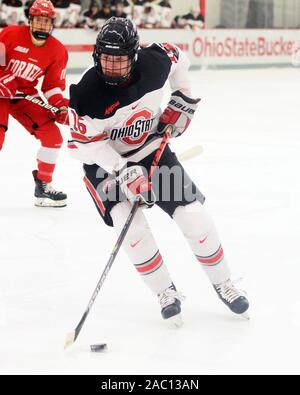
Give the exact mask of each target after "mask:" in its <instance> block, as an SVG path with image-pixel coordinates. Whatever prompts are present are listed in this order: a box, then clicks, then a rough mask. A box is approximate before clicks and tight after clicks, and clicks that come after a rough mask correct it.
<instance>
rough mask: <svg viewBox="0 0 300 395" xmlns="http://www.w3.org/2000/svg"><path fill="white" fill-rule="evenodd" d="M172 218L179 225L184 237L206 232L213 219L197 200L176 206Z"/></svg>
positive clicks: (211, 225) (210, 226)
mask: <svg viewBox="0 0 300 395" xmlns="http://www.w3.org/2000/svg"><path fill="white" fill-rule="evenodd" d="M173 219H174V220H175V222H176V223H177V225H178V226H179V227H180V229H181V230H182V232H183V233H184V235H185V236H186V237H190V238H193V237H194V236H195V235H197V236H198V235H199V230H200V231H201V234H202V233H207V232H209V231H210V229H211V228H212V227H213V220H212V218H211V216H210V214H209V213H208V212H207V210H206V208H205V207H204V206H203V205H202V204H201V203H200V202H199V201H195V202H193V203H190V204H188V205H186V206H179V207H177V208H176V210H175V212H174V215H173Z"/></svg>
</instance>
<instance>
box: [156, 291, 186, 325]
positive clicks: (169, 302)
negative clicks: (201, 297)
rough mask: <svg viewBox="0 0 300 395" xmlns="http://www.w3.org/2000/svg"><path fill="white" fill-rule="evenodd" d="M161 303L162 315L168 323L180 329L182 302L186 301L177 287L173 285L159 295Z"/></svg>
mask: <svg viewBox="0 0 300 395" xmlns="http://www.w3.org/2000/svg"><path fill="white" fill-rule="evenodd" d="M158 299H159V303H160V305H161V315H162V317H163V319H164V320H167V321H168V323H170V324H172V325H174V326H176V327H177V328H179V327H180V326H182V324H183V321H182V316H181V314H180V313H181V301H182V300H183V299H184V297H183V295H181V294H180V293H179V292H177V290H176V288H175V286H174V285H173V284H172V285H171V286H170V287H169V288H167V289H165V290H164V291H163V292H162V293H160V294H159V295H158Z"/></svg>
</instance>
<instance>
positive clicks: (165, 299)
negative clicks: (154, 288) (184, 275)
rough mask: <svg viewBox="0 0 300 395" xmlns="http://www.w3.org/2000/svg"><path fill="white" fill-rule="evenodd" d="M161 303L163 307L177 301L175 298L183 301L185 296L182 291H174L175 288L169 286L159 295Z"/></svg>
mask: <svg viewBox="0 0 300 395" xmlns="http://www.w3.org/2000/svg"><path fill="white" fill-rule="evenodd" d="M158 297H159V303H160V305H161V307H162V308H164V307H166V306H169V305H170V304H173V303H175V299H178V300H180V301H183V300H184V299H185V296H184V295H183V294H182V293H181V292H177V291H174V289H171V288H168V289H166V290H165V291H163V292H162V293H161V294H159V295H158Z"/></svg>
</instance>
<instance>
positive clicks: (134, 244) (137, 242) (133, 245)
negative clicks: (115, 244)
mask: <svg viewBox="0 0 300 395" xmlns="http://www.w3.org/2000/svg"><path fill="white" fill-rule="evenodd" d="M141 240H142V239H140V240H138V241H136V242H135V243H132V244H130V246H131V247H132V248H134V247H135V246H136V245H137V244H139V242H140V241H141Z"/></svg>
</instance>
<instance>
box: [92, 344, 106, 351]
mask: <svg viewBox="0 0 300 395" xmlns="http://www.w3.org/2000/svg"><path fill="white" fill-rule="evenodd" d="M90 347H91V351H93V352H101V351H104V350H106V349H107V344H106V343H99V344H92V345H91V346H90Z"/></svg>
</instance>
